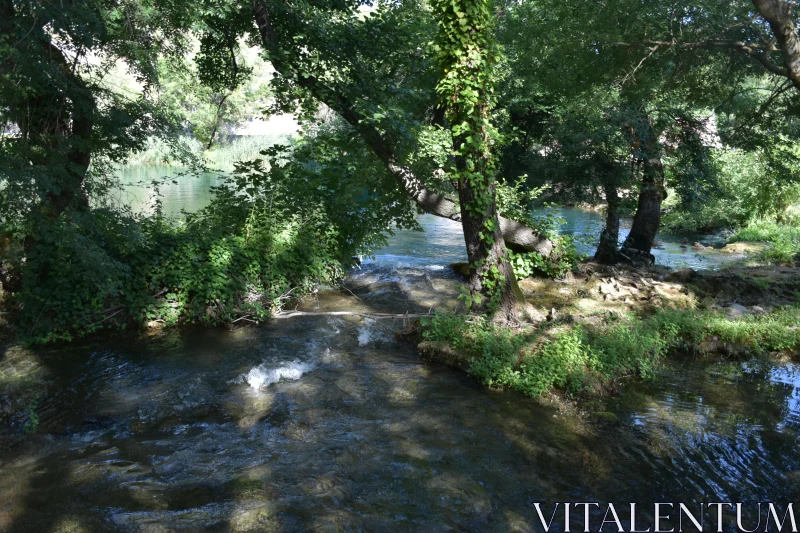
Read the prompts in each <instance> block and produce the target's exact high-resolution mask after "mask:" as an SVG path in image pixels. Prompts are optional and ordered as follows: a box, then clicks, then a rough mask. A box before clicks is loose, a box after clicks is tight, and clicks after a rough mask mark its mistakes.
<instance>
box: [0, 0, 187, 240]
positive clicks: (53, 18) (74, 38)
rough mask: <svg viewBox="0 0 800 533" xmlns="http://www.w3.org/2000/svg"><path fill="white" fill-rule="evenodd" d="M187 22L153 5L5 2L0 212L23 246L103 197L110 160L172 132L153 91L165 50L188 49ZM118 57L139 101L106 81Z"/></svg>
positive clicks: (0, 18) (0, 33) (0, 12)
mask: <svg viewBox="0 0 800 533" xmlns="http://www.w3.org/2000/svg"><path fill="white" fill-rule="evenodd" d="M169 7H174V6H169ZM182 23H183V19H182V18H181V13H180V12H179V11H171V10H170V9H169V8H166V9H162V8H161V7H159V5H157V4H151V3H149V2H140V3H136V4H130V3H125V4H119V3H116V2H68V3H66V4H52V3H48V2H16V1H14V0H2V1H0V57H1V58H2V62H1V63H0V101H2V106H0V124H2V125H3V134H2V137H0V154H2V156H0V181H2V183H3V188H2V193H0V198H1V199H2V204H3V209H2V212H0V217H2V221H3V225H4V227H6V228H11V229H12V230H13V231H14V232H15V233H16V234H17V235H18V236H19V237H20V238H24V239H25V241H26V243H27V244H26V246H28V247H30V246H31V245H32V244H33V243H34V242H35V241H36V240H37V239H38V238H40V237H43V236H46V235H47V232H48V228H49V227H50V226H51V225H52V224H53V223H55V222H56V221H57V220H58V219H59V218H60V217H61V216H62V215H63V214H64V213H65V211H67V210H68V209H75V210H79V211H80V210H83V211H85V210H86V209H87V208H88V204H89V199H90V197H92V196H95V197H96V196H100V195H102V194H103V193H104V192H105V191H106V190H107V188H108V179H107V178H108V177H109V173H107V172H105V171H106V170H108V168H109V164H110V163H111V162H115V161H122V160H124V158H125V157H126V156H127V154H128V153H130V151H131V150H133V149H136V148H139V147H141V146H142V145H143V143H144V142H145V140H146V138H147V136H148V135H154V134H159V133H161V134H164V133H165V132H166V131H167V130H168V129H169V124H168V123H167V122H163V121H160V120H159V116H160V115H159V113H158V109H157V108H156V107H155V106H154V105H152V101H150V100H148V98H147V89H148V88H149V87H151V86H152V84H153V82H154V80H155V79H156V77H157V75H156V68H155V64H156V59H157V57H158V55H159V54H170V53H180V52H181V50H182V46H181V44H182V40H181V38H180V35H179V34H176V33H175V31H174V28H176V27H177V26H180V25H181V24H182ZM167 35H170V36H171V39H172V40H171V41H167ZM118 60H120V61H123V60H124V61H125V62H126V63H127V65H128V68H129V69H130V71H131V72H132V73H133V74H134V75H135V77H136V78H137V80H138V81H139V83H141V84H142V85H143V86H144V87H145V94H144V95H143V96H142V97H141V98H139V99H137V100H130V99H128V98H126V97H125V96H123V95H121V94H119V93H117V92H115V91H113V90H110V89H109V88H108V87H106V86H105V85H104V76H105V74H106V73H107V72H108V71H109V70H110V69H111V68H112V67H113V65H115V64H116V62H117V61H118Z"/></svg>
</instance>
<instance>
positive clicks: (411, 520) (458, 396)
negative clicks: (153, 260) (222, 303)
mask: <svg viewBox="0 0 800 533" xmlns="http://www.w3.org/2000/svg"><path fill="white" fill-rule="evenodd" d="M418 235H419V234H418ZM399 246H400V245H395V248H394V254H395V257H396V259H395V260H393V262H392V261H389V260H387V259H386V258H385V257H387V256H384V259H383V260H380V259H379V260H378V261H376V262H373V263H368V264H365V265H364V266H363V268H362V269H361V270H356V271H354V273H353V277H352V279H351V281H350V284H349V291H342V292H339V291H329V292H320V293H318V294H317V295H316V296H315V297H311V298H309V299H308V300H306V301H305V302H304V303H303V304H302V306H301V309H305V310H350V311H355V312H366V311H381V312H386V311H391V312H395V313H405V312H408V313H419V312H425V311H426V310H427V309H428V308H430V307H431V306H438V307H440V308H446V307H451V306H453V305H455V302H456V300H455V297H456V295H457V283H456V282H455V280H454V279H453V278H452V276H451V275H450V274H449V273H448V272H449V271H448V270H447V269H445V268H442V267H441V265H442V263H443V262H444V261H443V259H447V258H442V257H437V258H435V260H434V259H432V258H428V259H425V258H423V257H419V256H415V255H401V254H400V251H401V250H400V247H399ZM402 246H404V247H406V249H407V250H410V249H412V248H413V246H414V245H413V243H411V242H410V241H408V242H406V243H405V244H403V245H402ZM417 246H419V247H422V248H424V246H426V245H425V244H424V243H418V244H417ZM408 253H411V254H413V252H408ZM448 260H449V259H448ZM408 320H410V319H404V318H397V319H372V318H366V317H363V316H359V315H352V316H305V317H296V318H291V319H282V320H275V321H273V322H271V323H268V324H265V325H262V326H257V327H243V328H240V329H237V330H235V331H221V330H192V329H186V330H182V331H173V332H168V333H165V334H160V335H154V336H146V335H145V336H137V335H129V336H118V337H115V338H110V339H102V340H94V341H89V342H84V343H83V344H78V345H73V346H69V347H53V348H50V349H40V350H35V351H27V350H23V349H21V348H12V349H10V350H8V351H7V352H6V353H5V354H4V359H3V361H2V362H0V371H2V374H0V384H2V389H0V390H2V392H0V411H2V413H3V420H2V422H0V428H2V434H4V435H6V437H4V438H3V440H2V441H0V442H1V443H4V447H3V448H2V449H0V460H1V461H2V463H1V464H0V530H3V531H20V532H26V531H30V532H43V531H58V530H69V531H185V532H188V531H338V530H342V531H497V532H507V531H541V529H540V527H539V526H538V519H537V517H536V514H535V511H534V508H533V506H532V505H531V503H532V502H556V501H560V502H564V501H572V502H576V501H597V502H613V503H617V504H619V505H620V506H623V507H625V508H627V502H638V503H640V504H642V505H644V506H646V505H647V504H648V503H649V502H654V501H664V502H685V503H694V504H697V503H699V502H704V501H705V502H709V501H743V502H757V501H777V502H785V501H792V500H796V499H797V496H798V488H800V485H798V481H799V480H800V470H798V469H799V468H800V454H799V453H798V451H800V450H798V429H799V428H800V426H799V425H798V424H799V423H800V393H799V392H798V386H800V367H798V366H797V365H794V364H785V365H771V364H765V363H759V362H757V361H755V360H753V361H747V362H704V361H697V360H693V359H687V360H683V361H677V362H675V363H674V364H672V365H670V366H669V367H668V368H666V369H665V370H664V372H663V375H662V376H661V377H660V378H659V379H658V380H656V381H655V382H652V383H651V382H645V383H640V382H633V381H632V382H631V383H630V384H629V385H628V386H627V387H625V388H624V390H623V393H622V394H621V395H620V396H619V397H617V398H612V399H610V400H609V401H608V402H607V403H606V404H605V405H603V406H601V407H600V409H601V410H605V411H607V413H606V415H604V417H603V418H602V420H601V421H597V420H595V419H587V418H582V417H579V416H576V415H574V414H571V413H564V412H560V411H559V410H558V409H557V408H555V407H551V406H547V405H545V404H541V403H537V402H535V401H533V400H530V399H527V398H524V397H522V396H519V395H517V394H512V393H507V392H497V391H489V390H485V389H483V388H481V387H479V386H478V385H476V384H475V383H474V382H473V381H472V380H471V379H470V378H468V377H467V376H465V375H463V374H460V373H457V372H454V371H452V370H450V369H448V368H445V367H442V366H439V365H435V364H429V363H426V362H424V361H422V360H420V359H419V358H418V356H417V355H416V353H415V350H414V347H413V346H411V345H408V344H405V343H401V342H398V341H397V340H396V339H395V336H394V333H395V332H396V331H397V330H399V329H400V328H401V327H403V325H404V324H405V323H407V321H408ZM34 399H36V403H35V404H34V409H33V410H34V411H35V412H36V413H37V414H38V418H39V420H38V427H36V428H35V431H34V432H33V434H31V435H27V436H21V434H22V433H23V432H24V427H25V424H26V423H29V422H30V417H29V413H30V409H29V407H30V405H31V402H32V401H33V400H34ZM651 509H652V507H651ZM644 516H645V518H646V517H647V512H646V511H645V513H644ZM573 518H575V519H576V520H578V518H576V517H573ZM595 518H597V517H595ZM70 528H72V529H70ZM575 528H577V530H582V528H581V525H580V523H579V521H578V522H577V523H576V524H575Z"/></svg>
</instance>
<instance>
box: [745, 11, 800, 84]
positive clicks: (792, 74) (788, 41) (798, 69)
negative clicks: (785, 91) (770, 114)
mask: <svg viewBox="0 0 800 533" xmlns="http://www.w3.org/2000/svg"><path fill="white" fill-rule="evenodd" d="M753 5H754V6H755V7H756V10H757V11H758V13H759V14H760V15H761V16H762V17H763V18H764V20H766V21H767V24H769V27H770V29H771V30H772V34H773V35H774V36H775V39H776V40H777V41H778V46H779V47H780V49H781V56H782V57H783V64H784V65H785V66H786V77H787V78H789V79H790V80H791V81H792V84H794V86H795V88H797V89H798V90H800V36H798V33H797V26H796V25H795V23H794V20H793V19H792V6H791V4H790V3H789V2H786V1H784V0H753Z"/></svg>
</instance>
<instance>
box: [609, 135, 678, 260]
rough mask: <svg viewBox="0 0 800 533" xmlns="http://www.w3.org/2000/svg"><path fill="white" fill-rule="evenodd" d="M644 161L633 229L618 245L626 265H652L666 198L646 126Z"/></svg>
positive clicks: (657, 150) (652, 138)
mask: <svg viewBox="0 0 800 533" xmlns="http://www.w3.org/2000/svg"><path fill="white" fill-rule="evenodd" d="M641 147H642V148H643V152H644V157H643V159H642V184H641V187H640V188H639V202H638V204H637V206H636V214H635V215H634V217H633V225H632V226H631V232H630V233H629V234H628V237H627V239H625V242H624V243H623V244H622V250H620V255H621V256H622V257H623V258H626V259H628V260H630V261H634V262H637V261H641V260H644V261H645V262H649V263H652V262H654V261H655V257H653V255H652V254H651V253H650V250H652V248H653V243H654V242H655V240H656V234H658V228H659V226H660V225H661V202H663V201H664V199H665V198H666V197H667V191H666V189H665V188H664V165H663V163H662V162H661V150H660V147H659V144H658V139H657V138H656V134H655V131H654V130H653V128H652V126H650V125H648V126H647V130H646V134H645V138H644V139H642V140H641Z"/></svg>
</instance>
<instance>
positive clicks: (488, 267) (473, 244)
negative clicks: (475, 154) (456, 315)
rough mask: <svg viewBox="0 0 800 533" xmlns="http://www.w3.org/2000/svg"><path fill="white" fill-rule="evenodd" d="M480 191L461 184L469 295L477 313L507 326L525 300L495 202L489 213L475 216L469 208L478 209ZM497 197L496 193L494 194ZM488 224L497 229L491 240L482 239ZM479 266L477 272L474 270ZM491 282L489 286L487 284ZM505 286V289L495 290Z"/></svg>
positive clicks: (462, 221)
mask: <svg viewBox="0 0 800 533" xmlns="http://www.w3.org/2000/svg"><path fill="white" fill-rule="evenodd" d="M476 193H477V194H480V193H481V191H476V190H474V189H473V188H472V187H470V186H469V185H467V184H466V183H459V187H458V197H459V203H460V204H461V224H462V225H463V227H464V243H465V244H466V246H467V259H468V260H469V264H470V267H471V268H470V277H469V291H470V294H471V295H472V297H473V301H475V297H476V295H480V296H479V298H480V301H479V302H476V303H474V304H473V305H472V308H473V310H475V311H479V312H484V311H489V312H490V313H491V319H492V320H493V321H494V322H498V323H507V322H510V321H513V320H515V319H517V317H518V316H519V315H520V311H521V309H520V305H521V304H524V296H523V295H522V292H521V291H520V289H519V285H518V284H517V279H516V277H515V276H514V271H513V269H512V268H511V264H510V263H509V261H508V252H507V251H506V247H505V244H504V242H503V238H502V237H503V236H502V233H501V231H500V225H499V222H498V217H497V210H496V205H495V202H492V205H491V208H490V209H489V210H487V212H486V213H485V214H484V213H480V214H475V213H474V212H473V211H472V210H470V209H469V208H468V207H467V206H470V205H474V204H475V200H476ZM491 194H492V197H494V196H495V195H494V191H492V193H491ZM487 224H488V225H490V226H492V227H494V228H495V229H494V231H493V232H491V239H485V238H482V235H485V234H486V227H487ZM474 266H477V268H472V267H474ZM487 282H488V283H487ZM495 283H501V284H502V286H501V287H496V286H494V284H495Z"/></svg>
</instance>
